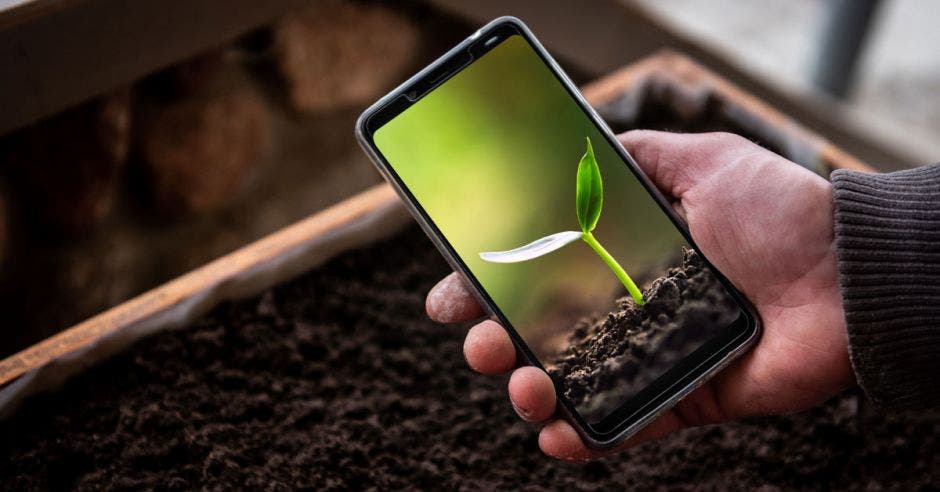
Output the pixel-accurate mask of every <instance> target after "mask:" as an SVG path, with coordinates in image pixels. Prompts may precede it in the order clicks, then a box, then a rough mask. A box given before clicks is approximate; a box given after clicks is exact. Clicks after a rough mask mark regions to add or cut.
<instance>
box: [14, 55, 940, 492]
mask: <svg viewBox="0 0 940 492" xmlns="http://www.w3.org/2000/svg"><path fill="white" fill-rule="evenodd" d="M657 60H658V62H657ZM664 60H666V61H668V62H669V63H663V61H664ZM676 60H684V59H681V58H676V57H675V55H665V56H660V57H656V58H653V59H652V62H657V63H659V67H658V68H657V70H652V71H651V70H650V66H651V63H652V62H651V61H647V62H642V63H641V64H639V65H636V66H635V67H633V70H634V72H629V71H626V72H621V73H619V74H615V75H614V76H612V77H611V78H609V79H605V80H603V81H600V82H598V83H597V84H594V85H592V86H591V87H589V88H588V90H587V91H586V94H587V95H588V97H589V99H590V100H591V101H592V103H594V104H595V105H597V106H599V107H600V110H601V112H602V113H603V114H608V116H609V111H610V107H609V106H608V107H605V103H611V102H615V103H618V104H620V103H623V101H620V98H622V97H624V94H625V93H630V91H634V90H636V91H639V89H636V88H637V87H640V85H641V84H650V83H651V82H649V81H650V80H652V79H651V78H650V77H653V76H656V77H662V76H663V75H662V74H667V75H668V74H670V73H672V74H673V75H675V74H676V73H677V72H670V70H673V69H674V68H675V67H674V65H675V63H676ZM682 63H685V61H683V62H682ZM670 64H672V65H673V66H672V68H670ZM692 66H694V65H692ZM638 70H642V72H641V71H638ZM696 70H700V71H701V70H702V69H700V68H696ZM700 73H705V74H707V72H704V71H701V72H700ZM654 74H659V75H654ZM641 75H642V76H641ZM707 75H708V76H709V77H714V76H713V75H710V74H707ZM700 80H701V79H700ZM709 80H720V79H717V78H715V79H709ZM657 83H659V82H657ZM667 85H668V84H667ZM673 87H674V88H675V87H679V86H673ZM643 90H648V89H643ZM640 93H641V92H636V94H640ZM602 96H604V97H602ZM643 97H652V96H649V95H646V96H643ZM714 97H717V98H718V99H717V101H718V102H717V103H711V104H719V103H720V104H719V105H721V104H724V105H725V106H724V107H725V108H727V107H732V106H733V107H740V106H737V104H738V102H740V101H738V102H735V100H733V99H725V102H724V103H722V102H721V101H722V98H724V97H726V96H722V95H721V94H719V95H718V96H714ZM728 97H731V96H728ZM617 101H619V102H617ZM657 106H659V107H661V108H663V109H662V111H663V113H662V114H666V113H667V111H666V110H667V109H668V108H669V107H670V105H669V104H667V103H666V102H663V103H662V104H659V105H653V106H649V107H652V108H653V109H654V110H655V108H656V107H657ZM670 111H671V110H670ZM670 114H671V113H670ZM722 114H728V113H725V112H721V111H719V112H717V113H713V114H712V116H709V117H708V118H702V120H701V123H700V125H699V126H698V127H697V128H700V129H703V130H707V129H712V128H724V127H725V125H727V124H728V123H727V122H728V119H727V118H725V117H723V116H721V115H722ZM734 114H738V113H734ZM768 114H771V115H772V114H775V113H761V114H756V115H755V114H751V116H752V117H753V118H752V120H753V121H751V120H748V119H747V118H745V119H742V120H740V121H744V122H745V123H744V124H743V125H744V126H743V127H742V132H745V133H746V132H750V135H749V136H751V137H752V138H755V139H757V140H759V141H761V142H764V143H765V144H767V145H770V146H773V142H774V141H775V140H773V139H772V138H768V136H767V133H766V132H764V133H762V130H761V128H775V129H776V130H775V131H776V132H781V128H783V129H789V128H794V129H797V130H798V127H797V126H795V124H792V123H790V122H788V121H787V120H785V119H784V120H773V119H772V118H771V119H770V120H768V119H766V117H767V116H768ZM716 115H717V116H716ZM653 116H655V111H654V113H653ZM776 116H779V115H776ZM671 118H673V119H672V120H668V119H666V118H664V119H663V123H662V125H663V126H664V127H675V128H676V129H678V127H679V126H680V125H681V124H682V121H680V120H679V118H678V117H676V116H671ZM781 118H782V117H781ZM622 119H623V121H627V120H629V119H630V117H623V118H622ZM734 121H738V120H734ZM747 121H751V123H747ZM754 122H757V123H759V124H757V125H755V124H754ZM612 124H613V125H615V126H616V125H617V124H629V122H627V123H623V122H621V123H617V122H616V121H612ZM736 124H740V123H736ZM748 124H750V125H752V126H747V125H748ZM787 125H793V126H792V127H791V126H787ZM787 131H790V130H787ZM802 132H803V131H802V130H798V131H797V132H796V133H793V134H792V135H795V136H793V137H788V138H791V140H790V143H789V144H786V145H777V146H776V148H777V150H778V151H781V152H783V153H784V155H786V152H787V151H788V149H790V148H799V149H802V150H801V152H802V151H806V152H807V155H809V156H810V157H811V159H809V160H805V161H804V164H807V163H808V165H809V164H813V163H816V164H820V166H819V167H817V168H818V169H820V170H821V171H823V172H825V170H826V169H831V167H833V166H854V165H857V166H862V165H861V164H860V163H858V162H857V161H855V160H854V159H851V157H849V156H847V155H845V154H842V153H840V152H838V151H837V149H830V150H826V149H827V148H829V147H827V144H826V143H825V141H824V140H822V139H819V138H818V137H815V136H810V137H807V138H803V137H805V135H807V134H805V133H802ZM783 133H784V134H787V135H791V134H790V133H786V132H783ZM778 134H779V133H778ZM801 135H802V136H801ZM778 141H783V140H778ZM794 142H795V144H794ZM792 145H796V147H792ZM788 146H789V147H788ZM814 152H815V154H814ZM814 155H815V156H816V157H813V156H814ZM833 156H834V157H833ZM826 166H828V167H826ZM393 203H394V198H393V197H392V196H391V194H389V193H388V189H387V188H384V187H383V188H382V189H377V190H373V191H370V192H368V193H367V194H365V195H364V196H362V197H357V198H355V199H353V200H351V201H347V202H344V203H343V204H341V205H338V206H337V207H335V208H334V209H331V210H329V211H327V212H325V213H324V214H326V215H322V216H319V217H313V218H311V219H309V221H308V222H307V223H304V224H298V225H297V226H294V227H293V228H291V229H289V230H287V231H282V232H280V233H276V234H275V235H272V236H271V237H269V238H266V239H265V240H262V241H260V242H259V243H256V244H254V245H250V246H248V247H246V248H245V249H244V250H242V251H239V252H236V253H234V254H233V255H230V256H228V257H225V258H222V259H221V260H219V261H217V262H214V263H213V264H210V265H208V266H207V267H204V268H203V269H200V270H197V271H196V272H193V273H192V274H189V275H188V276H186V277H183V278H181V279H179V280H177V281H174V282H172V283H170V284H168V285H167V286H164V287H161V288H158V289H157V290H155V291H153V292H151V293H148V294H145V295H144V296H142V297H141V298H138V299H135V300H133V301H131V302H129V303H128V304H126V305H124V306H119V307H118V308H115V310H112V311H110V312H108V313H104V314H102V315H101V316H99V317H96V318H94V319H92V320H89V321H88V322H86V323H83V324H82V325H79V326H77V327H75V328H73V329H71V330H69V331H67V332H65V333H64V334H62V335H60V336H58V337H57V338H55V339H50V340H49V341H47V342H44V343H43V344H40V345H37V346H36V347H33V348H31V349H29V350H27V351H24V352H23V353H21V354H18V355H17V356H14V357H12V358H9V359H7V360H5V361H2V362H0V377H2V378H3V381H12V382H11V383H10V384H8V385H7V387H6V388H4V389H2V390H0V404H2V405H5V408H0V412H3V413H6V414H8V416H7V418H6V419H5V420H3V421H2V422H0V433H2V435H3V436H4V439H3V440H2V442H0V457H2V459H0V476H2V477H4V480H5V481H4V485H5V486H6V487H10V488H13V489H19V490H22V489H34V488H78V489H99V488H133V489H137V488H174V489H193V488H197V487H201V486H212V485H216V486H218V487H219V488H238V487H244V488H249V489H273V490H279V489H285V490H286V489H293V488H303V487H309V488H312V489H313V488H315V489H338V488H343V489H362V488H368V487H375V488H381V489H390V488H391V489H397V488H404V487H418V488H432V489H446V488H467V489H480V488H484V489H492V488H502V489H519V488H523V487H530V488H534V489H565V490H572V489H585V490H587V489H597V488H611V489H615V488H623V487H624V486H629V487H636V488H642V489H647V488H653V487H658V488H674V489H681V488H689V489H691V488H701V487H702V486H703V485H705V486H710V487H715V488H746V489H751V488H757V487H760V486H767V487H769V488H771V489H773V488H776V487H783V488H790V487H811V488H819V489H830V488H840V489H843V488H844V489H869V488H872V487H878V486H889V487H895V488H897V489H901V490H916V489H919V488H929V487H930V486H931V485H932V484H933V483H934V480H935V479H934V476H933V474H934V473H935V468H936V466H935V465H936V463H935V460H936V456H937V455H938V454H940V446H938V442H937V437H936V436H937V434H938V430H940V429H938V428H940V420H938V419H937V417H936V416H935V415H923V414H920V415H907V414H892V415H888V414H883V413H879V412H877V411H875V410H874V409H871V408H869V407H868V406H867V405H866V404H865V401H864V399H863V398H862V397H861V396H860V395H859V394H858V393H857V392H855V391H849V392H846V393H845V394H843V395H840V396H839V397H837V398H835V399H833V400H832V401H830V402H828V403H827V404H826V405H824V406H822V407H820V408H818V409H815V410H812V411H810V412H805V413H801V414H797V415H793V416H787V417H774V418H764V419H754V420H750V421H747V422H742V423H736V424H729V425H723V426H711V427H706V428H700V429H693V430H688V431H684V432H681V433H678V434H675V435H673V436H670V437H669V438H666V439H664V440H662V441H659V442H656V443H649V444H646V445H644V446H641V447H638V448H635V449H632V450H630V451H628V452H625V453H621V454H619V455H617V456H615V457H612V458H609V459H607V460H604V461H601V462H595V463H590V464H564V463H559V462H556V461H554V460H551V459H549V458H546V457H544V456H542V455H541V454H540V453H539V452H538V449H537V444H536V433H535V430H534V429H532V428H531V427H530V426H529V425H526V424H524V423H522V422H520V421H519V420H518V419H517V418H516V416H515V414H514V412H513V411H512V409H511V407H510V405H509V402H508V399H507V398H506V395H505V383H506V380H505V378H487V377H483V376H477V375H474V374H472V373H471V372H470V371H469V369H467V368H466V367H465V363H464V361H463V356H462V351H461V342H462V337H463V333H464V330H465V329H466V327H465V326H457V327H444V326H440V325H436V324H433V323H431V322H430V321H429V320H427V318H426V317H425V315H424V310H423V306H424V294H425V293H426V291H427V290H428V289H429V288H430V287H431V286H432V285H433V284H434V282H436V281H437V280H438V279H439V278H440V277H441V276H443V275H445V274H446V273H447V272H448V271H449V268H448V267H447V265H446V264H445V263H444V261H443V259H442V258H441V257H440V256H439V255H438V253H437V252H436V251H435V249H434V248H433V246H432V245H431V244H430V242H429V241H428V240H427V239H426V238H425V237H424V236H423V235H422V234H421V232H420V231H419V230H418V229H417V228H416V227H415V226H408V227H402V226H401V225H400V224H405V223H406V222H405V221H403V220H402V219H401V214H400V209H397V208H396V209H395V210H393V211H391V212H389V211H388V208H389V207H390V206H391V207H392V208H395V207H393V205H392V204H393ZM376 211H383V212H382V213H373V212H376ZM324 217H327V218H328V219H330V220H326V219H324ZM370 217H371V218H370ZM357 224H358V225H357ZM377 224H382V227H376V226H377ZM351 225H355V227H352V228H351V227H350V226H351ZM350 230H353V231H354V232H355V233H354V234H349V233H348V232H349V231H350ZM344 231H345V232H344ZM393 231H398V232H394V233H393ZM389 233H393V235H392V236H391V237H388V234H389ZM383 237H385V239H382V238H383ZM340 251H346V252H345V253H339V255H338V256H336V255H337V253H338V252H340ZM328 257H332V259H331V260H329V261H327V262H326V263H322V264H321V260H323V259H325V258H328ZM314 259H316V261H314ZM318 264H319V265H320V266H316V268H315V269H313V270H309V271H308V272H307V273H305V274H303V275H302V276H300V277H298V278H294V279H293V280H286V281H285V279H287V278H290V277H292V276H293V275H294V274H296V272H297V271H301V270H305V269H309V268H310V267H312V266H315V265H318ZM270 285H274V287H270V288H268V286H270ZM246 295H247V296H248V297H247V298H244V297H243V299H242V300H236V301H231V300H226V299H228V298H230V297H232V296H246ZM212 306H215V307H214V308H213V309H212V310H211V311H210V312H208V314H203V313H204V312H205V309H208V308H210V307H212ZM175 325H184V326H186V328H185V329H179V330H168V329H167V328H169V327H171V326H175ZM100 360H103V362H99V363H97V364H96V365H95V366H94V367H92V368H90V369H87V370H83V371H82V369H84V368H85V367H86V366H90V365H92V364H93V363H95V362H97V361H100ZM21 374H25V376H20V375H21ZM73 374H77V375H74V376H72V378H71V380H69V381H68V382H67V383H66V384H65V385H64V386H62V387H58V388H56V386H55V385H56V384H57V383H58V382H59V381H60V380H62V379H65V378H66V377H69V376H71V375H73ZM30 395H31V396H30ZM24 399H25V401H24Z"/></svg>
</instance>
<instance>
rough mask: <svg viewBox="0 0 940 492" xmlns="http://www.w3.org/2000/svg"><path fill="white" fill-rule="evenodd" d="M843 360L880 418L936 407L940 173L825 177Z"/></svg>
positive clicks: (939, 382) (939, 169)
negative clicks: (890, 411) (845, 341)
mask: <svg viewBox="0 0 940 492" xmlns="http://www.w3.org/2000/svg"><path fill="white" fill-rule="evenodd" d="M831 179H832V188H833V199H834V201H835V235H836V249H837V255H838V261H839V276H840V283H841V287H842V298H843V301H844V304H845V320H846V324H847V326H848V335H849V353H850V355H851V359H852V365H853V367H854V368H855V373H856V375H857V377H858V382H859V385H860V386H861V387H862V389H863V390H865V392H866V393H867V394H868V396H869V398H871V399H872V400H873V401H874V402H875V403H876V404H879V405H881V406H884V407H890V408H912V409H914V408H926V407H937V406H938V405H940V165H933V166H927V167H922V168H918V169H912V170H908V171H900V172H895V173H889V174H866V173H859V172H854V171H845V170H839V171H835V172H834V173H832V178H831Z"/></svg>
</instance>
